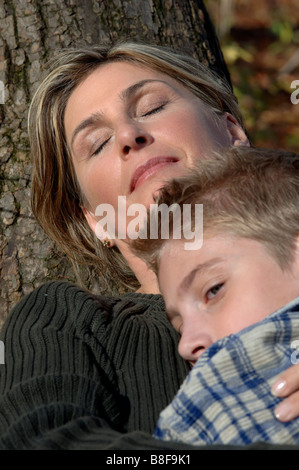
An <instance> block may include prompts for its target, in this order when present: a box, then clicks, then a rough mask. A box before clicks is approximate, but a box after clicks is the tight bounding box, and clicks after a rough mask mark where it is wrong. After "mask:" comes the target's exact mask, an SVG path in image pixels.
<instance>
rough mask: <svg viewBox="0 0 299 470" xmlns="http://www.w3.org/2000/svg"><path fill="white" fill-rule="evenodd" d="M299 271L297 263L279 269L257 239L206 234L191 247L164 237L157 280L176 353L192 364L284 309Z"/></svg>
mask: <svg viewBox="0 0 299 470" xmlns="http://www.w3.org/2000/svg"><path fill="white" fill-rule="evenodd" d="M297 258H298V256H297V257H296V259H297ZM298 274H299V270H298V261H294V263H293V265H292V266H291V268H290V269H287V270H282V269H281V268H280V266H279V265H278V263H277V262H276V260H275V259H274V258H273V257H272V256H271V255H270V254H269V253H268V251H267V250H266V248H265V247H264V246H263V245H262V244H261V243H259V242H257V241H255V240H251V239H245V238H239V237H233V236H231V235H228V234H223V235H218V236H208V235H207V234H205V237H204V242H203V245H202V247H201V248H200V249H199V250H194V251H186V250H184V241H183V240H169V241H167V242H166V243H165V245H164V247H163V251H162V253H161V258H160V269H159V282H160V289H161V293H162V295H163V296H164V299H165V303H166V309H167V312H168V316H169V319H170V321H171V323H172V325H173V326H174V328H175V329H176V330H178V331H179V333H180V334H181V339H180V343H179V353H180V355H181V356H182V357H183V358H184V359H186V360H188V361H189V362H191V364H192V365H194V363H195V362H196V360H197V359H198V357H199V356H200V355H201V354H202V353H203V352H204V351H205V349H206V348H208V347H209V346H210V345H211V344H212V343H214V342H216V341H218V340H219V339H221V338H223V337H225V336H228V335H229V334H231V333H236V332H238V331H240V330H242V329H243V328H245V327H247V326H249V325H252V324H253V323H256V322H258V321H260V320H262V319H264V318H265V317H266V316H268V315H269V314H271V313H272V312H274V311H275V310H277V309H278V308H280V307H283V306H284V305H285V304H286V303H288V302H290V301H291V300H293V299H294V298H295V297H297V296H298V295H299V278H298Z"/></svg>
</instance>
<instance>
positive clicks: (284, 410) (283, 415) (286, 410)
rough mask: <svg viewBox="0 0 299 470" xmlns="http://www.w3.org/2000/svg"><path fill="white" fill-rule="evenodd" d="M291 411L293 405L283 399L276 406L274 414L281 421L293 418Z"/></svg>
mask: <svg viewBox="0 0 299 470" xmlns="http://www.w3.org/2000/svg"><path fill="white" fill-rule="evenodd" d="M291 412H292V407H291V405H290V404H289V403H287V402H284V401H283V402H282V403H280V404H279V405H278V406H277V407H276V408H275V411H274V414H275V416H276V418H277V419H279V420H280V421H286V420H288V419H290V418H291Z"/></svg>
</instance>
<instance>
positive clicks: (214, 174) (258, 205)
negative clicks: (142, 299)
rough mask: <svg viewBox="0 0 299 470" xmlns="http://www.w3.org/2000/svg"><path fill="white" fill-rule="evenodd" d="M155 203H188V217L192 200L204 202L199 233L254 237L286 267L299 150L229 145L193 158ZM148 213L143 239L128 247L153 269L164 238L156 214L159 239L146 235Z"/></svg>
mask: <svg viewBox="0 0 299 470" xmlns="http://www.w3.org/2000/svg"><path fill="white" fill-rule="evenodd" d="M155 202H156V203H157V204H158V205H160V204H166V205H167V206H168V207H170V206H171V205H172V204H175V203H176V204H177V205H178V207H179V208H180V213H181V214H183V206H184V205H185V204H190V205H191V209H192V212H191V213H193V215H194V207H195V204H203V234H205V233H207V232H208V233H209V235H214V234H219V233H229V234H231V235H233V236H237V237H243V238H249V239H253V240H256V241H258V242H260V243H262V244H264V245H265V246H266V248H267V249H268V252H269V253H270V254H271V255H272V256H273V257H274V258H275V259H276V261H277V262H278V264H279V265H280V267H281V268H282V269H285V268H287V267H288V266H289V265H290V264H291V262H292V260H293V256H294V248H295V243H296V239H297V237H298V235H299V154H295V153H293V152H288V151H284V150H271V149H255V148H252V147H245V146H244V147H232V148H230V149H227V150H224V151H223V153H222V154H221V155H220V154H217V155H213V156H212V158H211V159H209V160H198V162H197V163H196V168H194V169H192V171H191V172H190V173H189V174H188V175H185V176H183V177H181V178H178V179H176V180H174V181H172V182H170V183H169V184H168V185H166V186H165V187H164V188H163V189H162V190H161V191H160V193H159V196H158V197H157V199H156V200H155ZM150 215H151V214H150V213H149V217H148V224H147V227H146V233H147V236H148V237H147V239H140V238H139V239H137V240H135V241H134V242H132V249H133V251H134V253H135V254H136V255H137V256H139V257H140V258H141V259H143V260H144V261H146V263H147V265H148V266H149V267H150V268H151V269H153V270H154V272H155V273H158V270H159V257H160V253H161V249H162V247H163V245H164V244H165V243H167V240H165V239H162V238H161V226H162V224H161V217H159V218H158V238H157V239H150ZM158 215H160V214H159V213H158ZM169 215H170V216H169V238H170V239H171V238H172V235H173V219H174V215H173V213H172V212H171V211H170V212H169ZM182 227H183V225H182ZM191 227H192V229H194V219H193V225H191ZM159 234H160V235H159ZM181 238H182V239H184V236H183V228H181ZM203 243H204V240H203Z"/></svg>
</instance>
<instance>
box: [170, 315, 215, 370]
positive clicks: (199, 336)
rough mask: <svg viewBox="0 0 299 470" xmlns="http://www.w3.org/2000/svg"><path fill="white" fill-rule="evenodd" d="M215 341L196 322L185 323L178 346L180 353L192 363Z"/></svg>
mask: <svg viewBox="0 0 299 470" xmlns="http://www.w3.org/2000/svg"><path fill="white" fill-rule="evenodd" d="M212 343H213V341H212V338H211V336H210V335H209V334H208V333H206V332H204V331H203V329H202V327H200V326H199V325H196V324H194V323H193V322H192V323H190V324H189V325H186V324H184V325H183V328H182V335H181V339H180V342H179V346H178V351H179V354H180V355H181V356H182V357H183V358H184V359H185V360H186V361H188V362H190V363H191V364H192V365H194V364H195V362H196V361H197V359H198V358H199V357H200V356H201V355H202V354H203V353H204V351H205V350H206V349H207V348H208V347H209V346H211V344H212Z"/></svg>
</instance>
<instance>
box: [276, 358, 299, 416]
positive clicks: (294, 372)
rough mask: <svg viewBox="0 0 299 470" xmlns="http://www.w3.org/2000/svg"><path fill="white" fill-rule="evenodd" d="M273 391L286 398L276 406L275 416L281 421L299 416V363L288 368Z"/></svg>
mask: <svg viewBox="0 0 299 470" xmlns="http://www.w3.org/2000/svg"><path fill="white" fill-rule="evenodd" d="M272 393H273V394H274V395H276V396H277V397H280V398H284V397H286V399H285V400H283V401H282V402H281V403H280V404H279V405H277V407H276V408H275V416H276V418H277V419H278V420H279V421H284V422H285V421H291V420H292V419H294V418H297V417H298V416H299V364H296V365H294V366H292V367H290V368H289V369H287V370H286V371H285V372H284V373H283V374H281V376H280V377H279V378H278V379H277V381H276V382H275V383H274V385H273V387H272Z"/></svg>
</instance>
